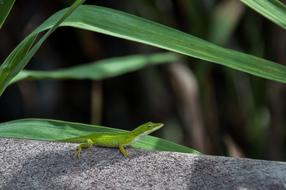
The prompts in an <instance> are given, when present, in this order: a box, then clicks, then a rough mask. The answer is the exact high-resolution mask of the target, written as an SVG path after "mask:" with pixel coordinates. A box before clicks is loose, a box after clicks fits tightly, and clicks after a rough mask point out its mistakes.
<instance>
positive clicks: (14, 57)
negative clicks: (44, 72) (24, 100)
mask: <svg viewBox="0 0 286 190" xmlns="http://www.w3.org/2000/svg"><path fill="white" fill-rule="evenodd" d="M84 1H85V0H76V1H75V2H74V3H73V4H72V5H71V6H70V7H69V8H68V9H65V10H64V11H63V12H62V14H61V15H60V17H58V18H57V19H56V20H54V23H53V24H52V25H50V27H49V28H50V29H49V30H48V31H47V32H46V33H45V34H44V35H43V36H42V37H41V38H40V39H39V40H38V41H37V42H36V43H35V45H34V46H33V47H32V45H33V44H34V41H35V39H36V38H37V36H38V34H39V33H40V32H39V33H37V32H36V33H31V34H30V35H29V36H27V37H26V38H25V39H24V40H23V41H22V42H21V43H20V44H19V45H18V46H17V47H16V49H14V50H13V51H12V53H11V54H10V55H9V56H8V57H7V58H6V60H5V61H4V63H3V64H2V65H1V67H0V95H1V94H2V93H3V91H4V90H5V88H6V87H7V86H8V85H9V83H10V81H11V80H12V79H13V78H14V77H15V76H16V75H17V74H18V73H19V72H20V71H21V70H23V68H24V67H25V66H26V65H27V64H28V62H29V61H30V60H31V59H32V57H33V56H34V54H35V53H36V52H37V51H38V49H39V48H40V47H41V45H42V44H43V43H44V41H45V40H46V39H47V38H48V37H49V36H50V35H51V34H52V33H53V32H54V31H55V30H56V28H57V27H58V26H59V25H60V23H62V22H63V21H64V20H65V19H66V18H67V17H68V16H69V15H70V14H71V13H72V12H73V11H74V10H75V9H76V8H77V7H78V6H79V5H81V4H82V3H83V2H84Z"/></svg>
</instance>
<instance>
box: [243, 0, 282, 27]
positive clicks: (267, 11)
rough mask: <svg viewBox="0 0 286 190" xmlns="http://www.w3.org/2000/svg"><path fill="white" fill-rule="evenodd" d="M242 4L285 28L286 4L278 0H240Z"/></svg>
mask: <svg viewBox="0 0 286 190" xmlns="http://www.w3.org/2000/svg"><path fill="white" fill-rule="evenodd" d="M241 1H242V2H243V3H244V4H246V5H247V6H249V7H250V8H252V9H253V10H255V11H257V12H258V13H260V14H262V15H263V16H265V17H266V18H268V19H269V20H271V21H273V22H274V23H276V24H278V25H279V26H281V27H282V28H284V29H286V6H285V5H284V4H283V3H282V2H280V1H279V0H241Z"/></svg>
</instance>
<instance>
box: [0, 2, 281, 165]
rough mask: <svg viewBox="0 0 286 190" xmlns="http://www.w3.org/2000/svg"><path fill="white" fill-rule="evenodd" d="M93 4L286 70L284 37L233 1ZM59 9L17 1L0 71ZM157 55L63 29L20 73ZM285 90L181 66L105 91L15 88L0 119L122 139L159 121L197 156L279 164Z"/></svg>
mask: <svg viewBox="0 0 286 190" xmlns="http://www.w3.org/2000/svg"><path fill="white" fill-rule="evenodd" d="M87 3H88V4H92V3H94V2H92V1H87ZM96 4H97V5H100V6H106V7H111V8H114V9H118V10H122V11H125V12H128V13H131V14H135V15H138V16H141V17H144V18H147V19H150V20H154V21H156V22H159V23H162V24H165V25H168V26H171V27H174V28H177V29H179V30H182V31H184V32H186V33H190V34H193V35H195V36H198V37H201V38H203V39H205V40H208V41H212V42H214V43H216V44H218V45H222V46H224V47H227V48H232V49H236V50H238V51H243V52H246V53H250V54H253V55H256V56H259V57H264V58H267V59H269V60H272V61H275V62H278V63H281V64H285V63H286V60H285V59H286V54H285V49H286V35H285V31H284V30H283V29H282V28H280V27H279V26H277V25H275V24H274V23H272V22H271V21H269V20H267V19H266V18H264V17H262V16H261V15H259V14H258V13H256V12H255V11H253V10H252V9H249V8H248V7H246V6H245V5H244V4H242V3H240V2H239V1H237V0H220V1H219V0H137V1H130V0H129V1H127V0H122V1H111V0H106V1H98V2H96ZM65 6H66V4H65V1H57V2H53V3H50V1H46V0H43V1H35V0H28V1H25V2H24V1H17V2H16V3H15V5H14V7H13V10H12V12H11V13H10V15H9V17H8V20H6V23H5V25H4V26H5V27H3V28H2V29H1V30H0V39H1V43H0V61H1V62H3V60H4V58H5V57H6V56H7V55H8V54H9V52H11V50H12V49H13V48H14V46H15V45H16V44H18V43H19V41H21V40H22V39H23V37H24V36H26V35H27V34H28V33H29V32H31V31H32V30H33V29H34V28H36V27H37V26H38V25H39V24H40V23H41V22H42V21H43V20H44V19H46V18H47V17H48V16H49V15H51V14H52V13H54V12H55V11H57V10H59V9H60V8H61V7H65ZM14 23H17V25H16V24H14ZM70 39H72V40H70ZM158 51H159V50H158V49H157V48H154V47H150V46H146V45H142V44H138V43H133V42H130V41H125V40H122V39H118V38H114V37H110V36H105V35H102V34H98V33H91V32H87V31H82V30H77V29H71V28H62V29H59V30H57V31H56V33H55V34H54V35H53V36H51V37H50V39H49V40H48V41H47V42H46V43H45V45H44V48H41V50H40V51H39V52H38V53H37V54H36V56H35V57H34V58H33V59H32V61H31V63H30V65H28V67H27V69H37V70H54V69H58V68H63V67H69V66H75V65H78V64H79V63H84V62H88V61H89V62H91V61H94V60H99V59H103V58H110V57H115V56H124V55H130V54H139V53H140V54H142V53H153V52H158ZM186 63H191V64H186ZM285 89H286V88H285V85H283V84H279V83H277V82H272V81H267V80H264V79H261V78H256V77H253V76H250V75H247V74H244V73H241V72H238V71H234V70H231V69H226V68H223V67H221V66H217V65H213V64H210V63H207V62H204V61H201V60H197V59H192V58H188V59H187V60H185V61H179V62H174V63H172V64H169V65H159V66H156V67H147V68H144V69H142V70H140V71H136V72H133V73H129V74H125V75H122V76H117V77H114V78H110V79H105V80H103V81H94V82H90V81H23V82H20V83H17V84H16V85H12V86H10V87H9V88H7V90H6V91H5V93H4V94H3V95H2V96H1V98H0V107H1V108H6V109H5V110H4V109H1V110H0V121H1V122H4V121H8V120H13V119H18V118H23V117H41V118H47V117H48V118H54V119H61V120H69V121H77V122H85V123H89V122H92V123H96V124H102V125H106V126H112V127H115V128H122V129H128V127H130V128H129V129H131V128H133V127H134V126H136V125H138V124H140V123H142V121H161V122H164V123H165V126H166V127H165V128H164V129H163V132H162V134H161V135H162V136H163V137H166V138H167V139H171V140H175V141H176V142H178V143H182V144H185V145H189V146H192V147H194V148H195V149H197V150H199V151H201V152H203V153H207V154H220V155H230V156H242V157H243V156H246V157H252V158H261V159H274V160H284V159H285V158H286V149H285V146H286V141H285V139H286V137H285V135H286V129H285V126H286V119H285V113H286V103H285V97H286V96H285V95H286V91H285Z"/></svg>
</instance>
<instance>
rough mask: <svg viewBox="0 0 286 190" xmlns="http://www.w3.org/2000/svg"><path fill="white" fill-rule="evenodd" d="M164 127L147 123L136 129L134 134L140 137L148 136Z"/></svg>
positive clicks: (161, 124) (160, 124)
mask: <svg viewBox="0 0 286 190" xmlns="http://www.w3.org/2000/svg"><path fill="white" fill-rule="evenodd" d="M163 125H164V124H163V123H154V122H147V123H144V124H142V125H140V126H139V127H137V128H136V129H134V130H133V132H134V133H137V134H138V135H140V136H141V135H148V134H150V133H152V132H154V131H156V130H158V129H160V128H161V127H163Z"/></svg>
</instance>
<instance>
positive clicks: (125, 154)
mask: <svg viewBox="0 0 286 190" xmlns="http://www.w3.org/2000/svg"><path fill="white" fill-rule="evenodd" d="M119 151H120V152H121V154H123V156H125V157H127V156H128V153H127V151H126V150H125V148H124V145H119Z"/></svg>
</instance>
